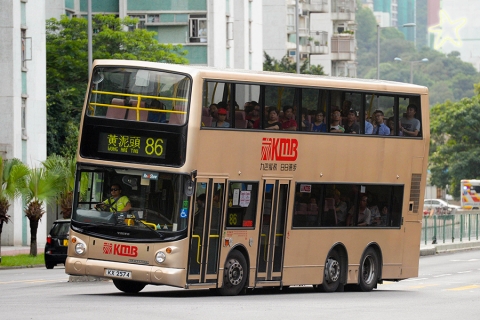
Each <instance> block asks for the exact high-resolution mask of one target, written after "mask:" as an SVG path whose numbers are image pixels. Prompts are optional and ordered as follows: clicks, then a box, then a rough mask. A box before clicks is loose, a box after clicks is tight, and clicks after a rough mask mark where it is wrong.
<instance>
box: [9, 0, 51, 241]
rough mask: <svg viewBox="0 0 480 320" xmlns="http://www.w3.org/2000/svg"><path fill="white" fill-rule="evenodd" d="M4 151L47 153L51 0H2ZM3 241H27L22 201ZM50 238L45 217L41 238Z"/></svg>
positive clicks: (37, 156)
mask: <svg viewBox="0 0 480 320" xmlns="http://www.w3.org/2000/svg"><path fill="white" fill-rule="evenodd" d="M0 43H1V45H0V69H1V70H2V77H1V78H0V110H1V112H2V116H1V117H0V128H1V129H0V155H1V156H2V158H4V159H11V158H18V159H21V160H22V161H23V162H24V163H25V164H27V165H28V166H30V167H33V166H36V165H38V164H39V163H40V162H41V161H43V160H45V158H46V153H47V151H46V149H47V147H46V132H47V129H46V125H47V124H46V49H45V0H34V1H32V0H0ZM8 213H9V214H10V215H11V216H12V217H11V219H12V221H11V222H10V223H8V224H7V225H4V227H3V232H2V239H1V240H2V245H27V244H29V242H30V233H29V224H28V220H27V218H26V217H25V214H24V212H23V205H22V201H21V200H17V201H15V202H13V203H12V205H11V206H10V209H9V211H8ZM45 238H46V222H45V220H44V219H42V221H40V224H39V228H38V233H37V239H38V243H39V244H41V243H42V241H43V242H44V240H43V239H45Z"/></svg>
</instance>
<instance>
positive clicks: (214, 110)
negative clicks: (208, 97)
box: [208, 103, 218, 121]
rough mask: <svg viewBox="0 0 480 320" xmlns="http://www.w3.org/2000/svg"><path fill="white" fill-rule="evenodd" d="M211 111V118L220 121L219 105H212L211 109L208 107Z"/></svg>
mask: <svg viewBox="0 0 480 320" xmlns="http://www.w3.org/2000/svg"><path fill="white" fill-rule="evenodd" d="M208 109H209V111H210V116H211V117H212V118H213V120H214V121H217V119H218V107H217V104H216V103H212V104H211V105H210V106H209V107H208Z"/></svg>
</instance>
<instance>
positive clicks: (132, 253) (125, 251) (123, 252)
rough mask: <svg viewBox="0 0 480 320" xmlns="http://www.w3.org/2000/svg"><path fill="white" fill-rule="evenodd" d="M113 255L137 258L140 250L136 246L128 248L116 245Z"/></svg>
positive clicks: (123, 245)
mask: <svg viewBox="0 0 480 320" xmlns="http://www.w3.org/2000/svg"><path fill="white" fill-rule="evenodd" d="M113 254H115V255H117V256H127V257H136V256H137V254H138V248H137V247H136V246H128V245H125V244H115V245H114V246H113Z"/></svg>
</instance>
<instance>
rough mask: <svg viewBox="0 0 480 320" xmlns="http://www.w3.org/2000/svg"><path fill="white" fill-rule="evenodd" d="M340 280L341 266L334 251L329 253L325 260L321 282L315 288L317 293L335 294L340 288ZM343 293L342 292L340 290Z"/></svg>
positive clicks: (338, 256)
mask: <svg viewBox="0 0 480 320" xmlns="http://www.w3.org/2000/svg"><path fill="white" fill-rule="evenodd" d="M341 278H342V264H341V261H340V255H339V254H338V252H337V251H336V250H333V251H331V252H330V253H329V254H328V256H327V259H326V260H325V269H324V275H323V282H322V284H321V285H319V286H317V287H316V289H317V290H318V291H323V292H335V291H337V290H339V289H340V288H341V287H342V288H343V286H340V282H341ZM342 291H343V290H342Z"/></svg>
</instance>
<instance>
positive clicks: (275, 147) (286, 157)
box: [261, 138, 298, 161]
mask: <svg viewBox="0 0 480 320" xmlns="http://www.w3.org/2000/svg"><path fill="white" fill-rule="evenodd" d="M297 147H298V140H297V139H287V138H263V141H262V155H261V159H262V160H267V161H295V160H297V156H298V151H297Z"/></svg>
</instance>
